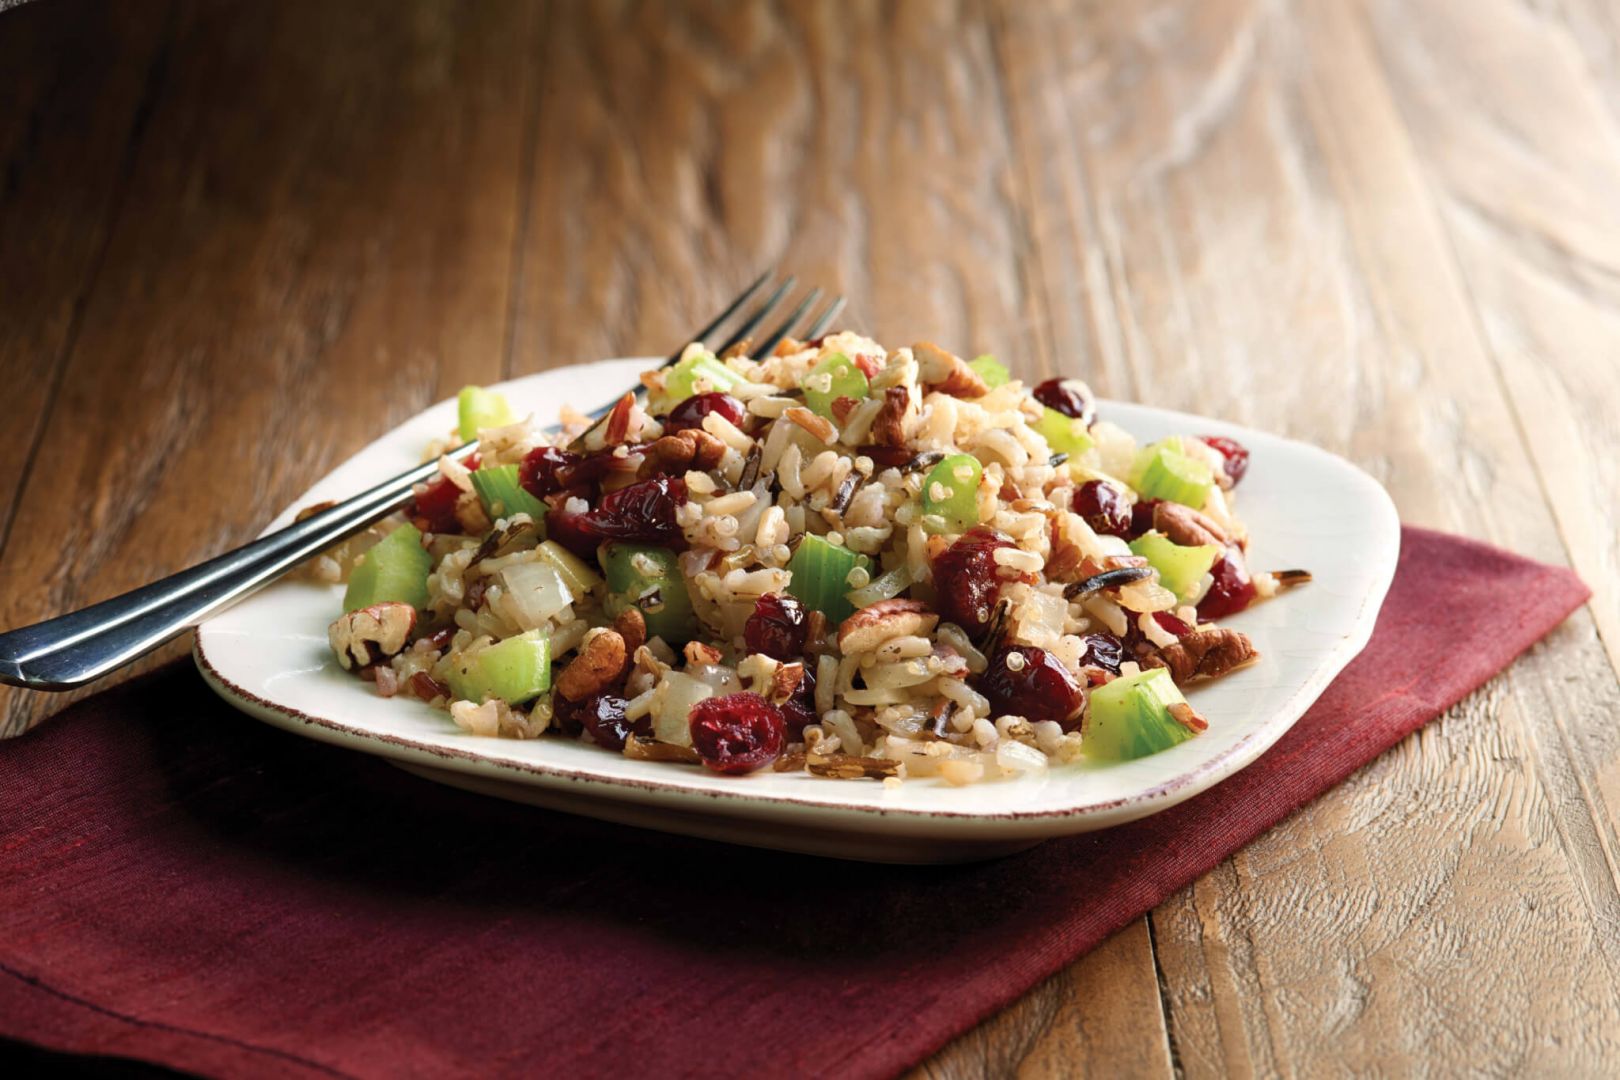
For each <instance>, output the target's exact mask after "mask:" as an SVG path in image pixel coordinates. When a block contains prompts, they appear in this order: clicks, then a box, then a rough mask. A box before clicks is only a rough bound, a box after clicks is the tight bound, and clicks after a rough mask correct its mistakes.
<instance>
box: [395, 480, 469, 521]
mask: <svg viewBox="0 0 1620 1080" xmlns="http://www.w3.org/2000/svg"><path fill="white" fill-rule="evenodd" d="M460 497H461V489H460V488H458V487H456V485H454V484H452V483H451V482H450V481H449V479H448V478H446V477H440V478H439V479H437V480H434V481H433V482H432V483H430V484H428V486H427V487H426V488H425V489H424V490H423V492H422V494H420V495H418V496H416V498H415V499H414V500H412V502H411V505H410V506H408V507H406V508H405V516H406V517H408V518H410V519H411V520H412V521H413V522H415V523H416V526H417V527H418V528H419V529H421V530H422V531H423V532H435V533H458V532H460V531H461V522H460V521H458V520H457V519H456V500H457V499H459V498H460Z"/></svg>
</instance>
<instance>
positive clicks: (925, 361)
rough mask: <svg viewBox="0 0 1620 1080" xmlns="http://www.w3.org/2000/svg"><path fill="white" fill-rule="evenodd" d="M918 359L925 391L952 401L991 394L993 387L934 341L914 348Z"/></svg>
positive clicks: (923, 342) (918, 344) (918, 375)
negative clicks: (947, 397)
mask: <svg viewBox="0 0 1620 1080" xmlns="http://www.w3.org/2000/svg"><path fill="white" fill-rule="evenodd" d="M911 355H912V356H914V357H916V358H917V377H918V379H919V380H920V381H921V382H922V384H923V389H925V390H927V391H930V392H937V393H941V394H949V395H950V396H951V397H958V398H976V397H983V396H984V395H986V394H988V393H989V392H990V386H989V384H987V383H986V382H985V381H984V379H983V378H982V377H981V376H980V375H979V373H978V372H977V371H974V370H973V369H972V368H971V367H969V366H968V364H967V361H965V360H963V359H962V358H961V357H960V356H956V355H954V354H952V353H948V352H946V351H945V350H944V349H942V348H940V347H939V346H938V345H935V344H934V343H933V342H931V341H919V342H918V343H917V344H915V345H913V346H912V347H911Z"/></svg>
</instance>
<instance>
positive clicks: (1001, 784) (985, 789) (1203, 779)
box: [194, 359, 1400, 862]
mask: <svg viewBox="0 0 1620 1080" xmlns="http://www.w3.org/2000/svg"><path fill="white" fill-rule="evenodd" d="M656 362H657V361H654V360H646V359H630V360H604V361H601V362H599V363H595V364H588V365H582V366H578V367H569V368H562V369H558V370H554V371H548V372H543V373H541V374H538V375H531V376H528V377H526V378H522V379H517V380H514V381H512V382H509V383H505V384H502V385H501V386H500V387H499V389H501V390H502V391H504V392H505V393H506V394H507V396H508V397H509V398H510V399H511V401H512V403H513V404H514V406H516V407H517V408H518V409H519V411H523V410H533V411H534V412H535V413H536V414H538V415H539V416H540V417H541V418H542V419H548V420H549V419H550V418H551V417H552V416H554V415H555V414H556V411H557V409H558V407H559V406H560V405H561V404H562V403H563V402H565V401H567V402H573V403H576V404H579V405H586V406H590V405H595V404H597V403H599V402H602V401H605V400H608V399H610V398H612V397H613V396H614V395H615V394H617V393H621V392H622V391H623V389H624V387H626V386H628V385H632V384H633V383H634V382H635V377H636V375H637V373H638V372H640V371H641V370H643V369H644V368H646V367H648V366H650V365H652V364H655V363H656ZM1101 412H1102V415H1103V416H1104V417H1106V418H1107V419H1109V420H1112V421H1114V422H1115V423H1117V424H1119V425H1120V426H1122V427H1124V428H1126V429H1127V430H1129V431H1131V432H1132V433H1133V434H1135V435H1136V436H1137V437H1138V438H1139V439H1156V438H1160V437H1163V436H1165V435H1171V434H1176V433H1195V434H1215V435H1229V436H1231V437H1233V438H1236V439H1238V440H1239V441H1241V442H1242V443H1243V444H1244V445H1246V446H1247V447H1248V448H1249V450H1250V451H1251V453H1252V458H1251V462H1250V469H1249V474H1248V476H1247V477H1246V478H1245V480H1244V482H1243V484H1242V486H1241V487H1240V488H1239V489H1238V500H1237V510H1238V512H1239V513H1240V514H1241V515H1242V517H1243V518H1244V520H1245V521H1246V522H1247V523H1248V525H1249V527H1250V529H1251V531H1252V534H1253V541H1252V544H1251V548H1250V553H1249V558H1250V562H1251V565H1253V566H1255V567H1256V568H1260V569H1284V568H1294V567H1299V568H1303V569H1307V570H1310V571H1311V572H1312V573H1313V574H1314V575H1315V580H1314V581H1313V582H1312V583H1311V584H1309V585H1307V586H1304V587H1303V588H1298V589H1295V590H1293V591H1291V592H1288V593H1286V594H1284V595H1282V596H1281V597H1279V598H1277V599H1275V600H1272V601H1270V602H1267V603H1264V604H1261V605H1259V606H1257V607H1255V608H1253V609H1251V610H1249V611H1246V612H1244V613H1242V614H1241V615H1238V616H1236V617H1234V618H1232V619H1230V620H1228V621H1229V623H1230V625H1232V626H1234V627H1237V628H1238V629H1241V630H1243V631H1245V632H1246V633H1248V634H1249V635H1250V636H1251V637H1252V638H1254V640H1255V643H1256V645H1257V646H1258V648H1259V649H1260V652H1261V659H1260V660H1259V661H1258V662H1257V663H1255V664H1253V665H1251V666H1249V667H1246V668H1244V669H1242V670H1240V671H1238V672H1234V673H1233V674H1231V675H1229V676H1226V677H1225V678H1222V679H1220V680H1217V681H1215V682H1212V683H1209V684H1205V685H1201V686H1198V687H1197V688H1195V689H1194V690H1193V691H1192V692H1191V693H1190V695H1189V697H1190V699H1191V700H1192V701H1193V702H1194V704H1195V705H1196V706H1197V707H1198V709H1199V710H1200V711H1201V712H1203V713H1204V715H1205V716H1207V717H1208V718H1209V721H1210V727H1209V730H1208V731H1206V732H1204V733H1203V734H1201V735H1200V736H1198V737H1197V738H1195V739H1190V740H1188V741H1187V742H1185V743H1182V744H1181V745H1179V746H1176V747H1173V748H1172V749H1170V750H1167V751H1165V752H1163V753H1160V754H1155V755H1153V756H1151V757H1147V758H1142V759H1140V760H1137V761H1131V762H1124V763H1116V764H1100V763H1099V764H1090V763H1084V764H1077V765H1069V766H1059V767H1055V768H1053V769H1051V770H1049V772H1048V773H1047V775H1045V776H1043V777H1039V778H1022V779H1017V780H1004V781H994V782H988V783H983V784H979V785H975V786H971V787H965V788H953V787H950V786H948V785H946V784H944V783H943V782H942V781H938V780H911V781H907V782H906V783H904V784H902V785H900V786H899V787H897V788H889V787H885V786H883V785H882V784H879V783H876V782H871V781H864V780H863V781H835V780H822V779H817V778H814V777H811V776H809V775H807V774H803V773H796V774H778V773H772V772H768V771H767V772H762V773H756V774H754V775H750V776H742V777H726V776H718V775H715V774H713V773H710V772H707V771H705V770H702V769H698V768H692V767H685V766H675V765H667V764H656V763H650V762H640V761H632V760H629V759H628V758H624V757H622V756H620V755H617V754H614V753H611V752H609V751H606V750H603V749H600V748H598V747H595V746H592V745H588V744H585V743H582V742H577V741H574V740H569V739H562V738H555V737H542V738H540V739H535V740H528V741H522V740H514V739H491V738H481V737H478V736H474V735H468V734H466V733H464V732H462V731H461V730H460V729H458V728H457V727H456V726H455V725H454V724H453V723H451V721H450V718H449V716H448V715H447V714H445V713H443V712H439V711H436V710H434V709H431V708H429V707H428V706H427V705H425V704H423V703H421V702H419V701H416V700H414V699H409V698H392V699H385V698H382V697H379V696H378V695H377V693H376V691H375V689H374V688H373V686H372V684H370V683H367V682H363V681H361V680H359V679H356V678H354V677H353V676H351V675H347V674H345V673H344V672H343V671H342V670H341V669H340V668H339V667H338V665H337V662H336V661H335V660H334V659H333V657H332V653H331V650H330V649H329V648H328V647H327V643H326V627H327V625H328V624H329V623H330V622H331V621H332V619H333V618H334V617H335V616H336V615H337V613H338V611H339V610H340V608H341V599H342V589H341V588H340V587H338V586H319V585H313V584H308V583H302V582H294V581H282V582H279V583H277V584H275V585H273V586H271V587H269V588H267V589H265V590H264V591H263V592H260V593H259V594H257V595H256V596H253V597H251V598H249V599H248V600H246V601H244V602H242V603H241V604H238V605H237V606H236V607H234V608H232V609H231V610H229V611H227V612H225V613H224V614H222V615H219V616H217V617H215V618H213V619H211V620H209V621H208V622H207V623H206V624H204V625H203V626H202V627H200V628H199V629H198V631H197V637H196V647H195V650H194V655H195V657H196V661H197V666H198V668H200V669H201V671H202V673H203V676H204V677H205V678H206V679H207V680H208V682H209V684H210V685H211V686H212V687H213V688H214V689H215V690H216V691H217V692H218V693H219V694H220V695H221V696H223V697H224V698H225V699H226V700H227V701H229V702H231V703H232V704H233V705H235V706H237V707H238V708H240V709H242V710H243V711H244V712H247V713H249V714H250V715H253V716H256V717H259V718H261V719H263V720H267V721H269V722H270V723H272V724H275V725H277V726H278V727H282V728H286V729H287V730H289V731H294V732H297V733H299V734H302V735H307V736H309V737H311V738H315V739H321V740H324V741H327V742H332V743H337V744H339V745H342V746H347V747H350V748H352V749H355V750H360V751H364V752H366V753H371V754H377V755H379V756H382V757H384V758H387V759H389V760H391V761H393V762H395V763H396V764H398V765H400V766H402V767H404V768H407V769H410V770H411V771H413V772H418V773H420V774H422V775H424V776H428V777H431V778H432V779H434V780H438V781H442V782H444V783H449V784H454V785H457V786H459V787H465V788H469V789H472V790H476V791H481V792H485V793H487V794H491V795H497V796H501V797H504V798H510V799H516V800H520V801H524V802H529V803H534V804H537V805H540V806H545V807H550V808H553V809H559V810H565V811H568V812H570V813H576V814H585V815H588V816H591V817H597V818H604V819H607V820H610V821H619V822H624V823H627V824H633V825H640V826H645V827H648V828H654V829H662V830H665V831H669V832H678V833H687V834H691V835H695V836H704V837H709V838H712V839H719V840H726V841H731V842H736V843H744V844H752V845H756V846H760V847H771V848H780V849H784V850H791V851H803V852H810V853H814V854H821V855H835V856H841V857H845V858H858V859H872V860H880V861H886V862H953V861H967V860H971V859H979V858H986V857H990V856H993V855H997V854H1002V853H1005V852H1009V851H1014V850H1017V849H1019V848H1022V847H1027V846H1029V845H1031V844H1034V843H1038V842H1039V841H1041V840H1045V839H1048V838H1050V837H1054V836H1062V835H1066V834H1070V833H1078V832H1086V831H1089V830H1092V829H1101V828H1105V827H1107V826H1110V825H1118V824H1121V823H1123V822H1126V821H1132V820H1135V819H1136V818H1140V817H1145V816H1146V815H1148V814H1152V813H1155V812H1157V811H1159V810H1163V809H1166V808H1167V807H1170V806H1174V805H1175V804H1176V803H1178V802H1181V801H1182V800H1184V799H1187V798H1190V797H1191V796H1193V795H1196V794H1198V793H1199V792H1200V791H1203V790H1204V789H1205V788H1207V787H1209V786H1210V785H1212V784H1215V783H1218V782H1219V781H1221V780H1222V779H1224V778H1226V777H1227V776H1230V775H1231V774H1232V773H1234V772H1236V771H1237V770H1238V769H1241V768H1243V767H1244V766H1245V765H1247V764H1249V763H1250V762H1251V761H1253V760H1254V759H1255V758H1257V757H1258V756H1259V755H1260V754H1261V753H1263V752H1264V751H1265V750H1266V749H1267V748H1268V747H1270V746H1271V745H1272V744H1273V743H1274V742H1276V741H1277V739H1278V738H1280V737H1281V736H1282V734H1283V733H1284V732H1285V731H1287V730H1288V728H1289V727H1290V726H1291V725H1292V724H1293V723H1294V721H1295V720H1297V719H1298V718H1299V716H1300V715H1301V714H1302V713H1303V712H1304V711H1305V710H1306V708H1308V707H1309V706H1310V704H1311V703H1312V702H1313V701H1315V700H1316V698H1317V696H1318V695H1319V694H1320V693H1321V692H1322V690H1323V689H1324V688H1326V686H1327V685H1328V683H1329V682H1330V681H1332V679H1333V677H1334V676H1335V675H1337V674H1338V672H1339V671H1340V670H1341V669H1342V668H1343V667H1344V666H1345V664H1347V663H1349V661H1350V660H1351V658H1352V657H1354V656H1355V655H1356V654H1357V653H1358V652H1360V651H1361V649H1362V647H1363V646H1365V645H1366V643H1367V640H1368V638H1369V637H1370V636H1371V634H1372V629H1373V623H1374V621H1375V619H1376V618H1377V615H1378V608H1379V605H1380V604H1381V603H1382V602H1383V599H1384V594H1385V592H1386V591H1387V590H1388V588H1389V583H1390V580H1391V578H1392V577H1393V575H1394V572H1395V562H1396V556H1397V554H1398V553H1399V546H1400V525H1399V522H1398V520H1397V518H1396V514H1395V507H1394V505H1393V504H1392V503H1391V502H1390V499H1389V496H1388V495H1387V494H1386V493H1385V492H1384V490H1383V488H1381V487H1380V486H1379V485H1378V483H1377V482H1376V481H1374V480H1373V479H1372V478H1371V477H1369V476H1368V475H1367V474H1366V473H1364V472H1362V471H1361V470H1360V469H1357V468H1356V467H1355V466H1353V465H1351V464H1350V463H1349V462H1347V461H1345V460H1343V459H1342V458H1339V457H1336V456H1334V455H1333V454H1329V453H1327V452H1326V451H1323V450H1319V449H1317V448H1315V447H1312V446H1308V445H1306V444H1303V443H1299V442H1294V441H1292V440H1289V439H1283V438H1279V437H1277V436H1274V435H1267V434H1265V433H1264V432H1259V431H1251V430H1248V429H1246V428H1241V427H1236V426H1234V425H1231V424H1224V423H1220V422H1219V421H1214V420H1204V419H1200V418H1198V417H1194V416H1189V415H1186V414H1184V413H1175V412H1169V411H1166V410H1163V409H1153V408H1148V407H1147V406H1143V405H1131V404H1126V403H1123V402H1109V401H1105V402H1102V403H1101ZM454 423H455V403H454V402H453V401H446V402H440V403H439V404H438V405H435V406H433V407H432V408H430V409H428V410H427V411H425V412H423V413H421V414H420V415H418V416H417V417H415V418H414V419H412V420H410V421H408V422H407V423H405V424H403V425H401V426H400V427H398V428H396V429H395V430H394V431H392V432H390V433H389V434H387V435H385V436H383V437H382V438H381V439H378V440H377V441H376V442H374V443H372V444H371V445H370V446H368V447H366V448H365V449H364V450H362V451H360V453H358V454H356V455H355V456H354V457H352V458H350V459H349V460H348V461H346V462H344V463H343V464H342V465H340V466H339V467H338V468H337V469H335V470H334V471H333V472H332V473H331V474H330V475H328V476H327V477H326V478H325V479H323V480H322V481H321V482H320V483H318V484H316V485H315V486H314V487H312V488H311V489H310V490H309V491H308V492H306V493H305V494H304V495H303V496H302V497H301V498H299V499H298V500H297V502H295V503H294V504H293V505H292V506H290V507H288V508H287V510H285V511H284V512H283V513H282V514H281V515H280V516H279V517H278V518H277V519H276V520H275V521H274V522H272V523H271V525H270V528H272V529H273V528H278V527H280V526H282V525H284V524H286V523H288V522H289V521H291V520H292V517H293V514H294V513H295V512H296V511H297V509H298V508H300V507H304V506H308V505H309V504H311V503H314V502H318V501H321V500H324V499H341V498H345V497H347V496H349V495H351V494H353V493H355V492H357V491H360V490H362V489H364V488H366V487H369V486H371V485H372V484H375V483H378V482H380V481H382V480H384V479H386V478H387V477H389V476H392V475H395V474H397V473H399V472H401V471H403V470H404V469H406V468H409V467H410V466H412V465H414V464H416V463H417V461H418V460H419V459H420V456H421V451H422V448H423V447H424V446H425V445H426V444H427V443H428V441H429V440H430V439H433V438H436V437H442V436H443V435H444V433H445V432H447V431H449V430H450V429H451V428H452V427H453V426H454Z"/></svg>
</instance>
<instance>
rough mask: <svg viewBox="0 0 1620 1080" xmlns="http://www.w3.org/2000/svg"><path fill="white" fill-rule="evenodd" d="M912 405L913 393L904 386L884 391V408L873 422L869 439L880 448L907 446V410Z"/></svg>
mask: <svg viewBox="0 0 1620 1080" xmlns="http://www.w3.org/2000/svg"><path fill="white" fill-rule="evenodd" d="M910 404H911V392H910V391H909V390H907V389H906V388H905V387H903V386H891V387H889V388H888V389H887V390H885V391H883V406H882V408H880V409H878V414H877V417H876V418H875V419H873V421H872V426H871V428H870V429H869V430H868V432H867V436H866V437H867V438H868V439H870V440H871V441H872V442H874V443H876V444H877V445H878V446H904V445H906V424H905V420H906V409H907V408H908V407H909V406H910Z"/></svg>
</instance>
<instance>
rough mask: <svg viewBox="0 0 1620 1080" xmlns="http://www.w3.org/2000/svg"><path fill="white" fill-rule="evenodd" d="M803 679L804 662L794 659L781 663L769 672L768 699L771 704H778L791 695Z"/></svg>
mask: <svg viewBox="0 0 1620 1080" xmlns="http://www.w3.org/2000/svg"><path fill="white" fill-rule="evenodd" d="M803 681H804V664H802V663H801V662H799V661H797V660H795V661H794V662H793V663H791V664H781V665H779V666H778V667H777V669H776V670H775V671H774V672H772V673H771V693H770V700H771V703H772V704H773V705H780V704H782V703H783V702H784V701H786V700H787V699H788V698H790V697H792V696H793V692H794V691H795V690H797V689H798V688H799V684H800V683H802V682H803Z"/></svg>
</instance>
